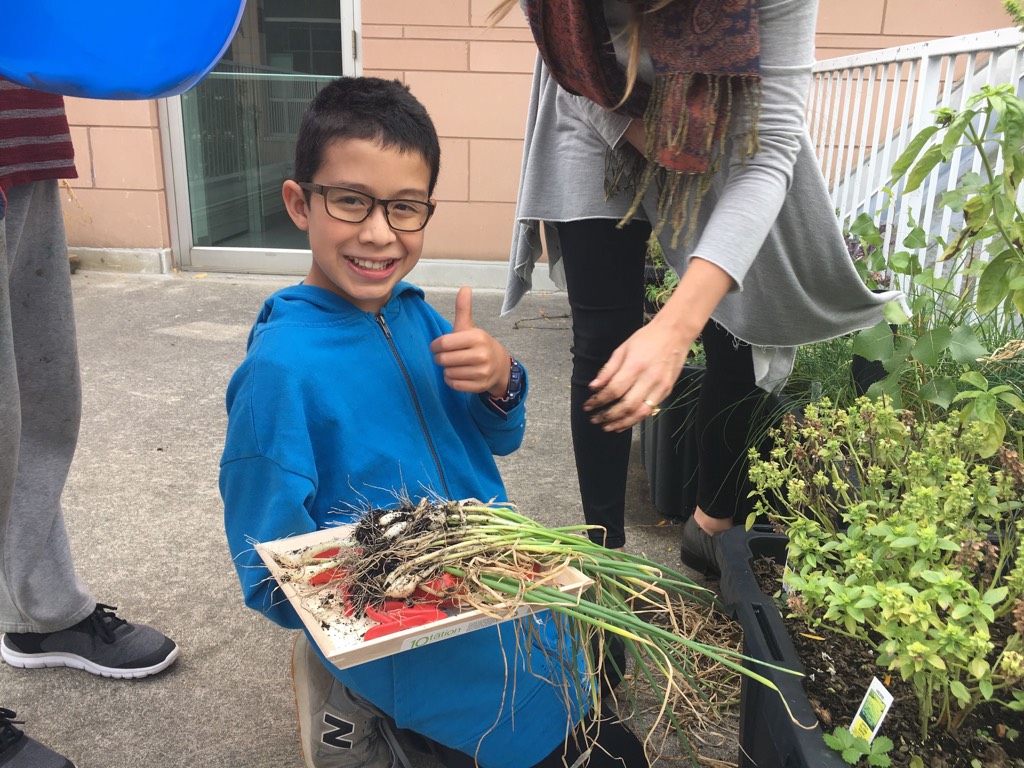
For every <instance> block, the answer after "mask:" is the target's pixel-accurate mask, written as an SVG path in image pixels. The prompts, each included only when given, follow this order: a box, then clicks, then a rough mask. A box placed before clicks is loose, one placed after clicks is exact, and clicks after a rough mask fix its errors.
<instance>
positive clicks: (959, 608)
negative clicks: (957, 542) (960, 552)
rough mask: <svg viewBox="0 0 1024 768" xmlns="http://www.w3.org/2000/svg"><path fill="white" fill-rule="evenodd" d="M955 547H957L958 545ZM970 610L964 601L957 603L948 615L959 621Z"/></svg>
mask: <svg viewBox="0 0 1024 768" xmlns="http://www.w3.org/2000/svg"><path fill="white" fill-rule="evenodd" d="M957 549H959V547H958V548H957ZM970 612H971V606H969V605H967V604H966V603H958V604H957V605H956V607H954V608H953V610H952V611H951V612H950V614H949V615H950V617H951V618H952V619H953V620H954V621H959V620H960V619H962V618H963V617H964V616H966V615H967V614H969V613H970Z"/></svg>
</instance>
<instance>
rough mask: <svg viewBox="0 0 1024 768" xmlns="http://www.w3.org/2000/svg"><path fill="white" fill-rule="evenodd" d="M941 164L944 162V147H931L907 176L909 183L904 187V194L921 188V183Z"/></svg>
mask: <svg viewBox="0 0 1024 768" xmlns="http://www.w3.org/2000/svg"><path fill="white" fill-rule="evenodd" d="M940 162H942V147H929V148H928V149H927V151H925V153H924V154H923V155H921V159H920V160H918V161H917V163H916V164H915V165H914V167H913V168H912V169H911V171H910V173H909V174H907V183H906V186H905V187H903V194H907V193H909V192H913V191H914V190H915V189H917V188H918V187H919V186H921V182H922V181H924V180H925V179H927V178H928V174H929V173H931V172H932V170H933V169H934V168H935V166H936V165H938V164H939V163H940Z"/></svg>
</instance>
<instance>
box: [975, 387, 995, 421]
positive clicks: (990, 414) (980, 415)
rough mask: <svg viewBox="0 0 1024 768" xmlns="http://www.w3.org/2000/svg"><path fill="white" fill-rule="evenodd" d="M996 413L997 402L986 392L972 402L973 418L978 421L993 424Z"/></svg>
mask: <svg viewBox="0 0 1024 768" xmlns="http://www.w3.org/2000/svg"><path fill="white" fill-rule="evenodd" d="M998 411H999V405H998V401H997V400H996V399H995V398H994V397H992V395H990V394H989V393H988V392H985V393H983V394H981V395H979V396H978V397H977V398H976V399H975V401H974V418H975V419H977V420H978V421H983V422H985V423H986V424H995V422H996V413H998Z"/></svg>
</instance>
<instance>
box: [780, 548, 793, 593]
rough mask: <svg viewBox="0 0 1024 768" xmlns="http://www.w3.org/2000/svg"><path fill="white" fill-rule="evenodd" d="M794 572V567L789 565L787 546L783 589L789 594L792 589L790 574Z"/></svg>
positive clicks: (783, 567) (787, 549)
mask: <svg viewBox="0 0 1024 768" xmlns="http://www.w3.org/2000/svg"><path fill="white" fill-rule="evenodd" d="M792 572H793V571H792V569H791V568H790V567H789V548H788V547H787V548H786V562H785V564H784V565H783V566H782V591H783V592H785V593H786V594H787V595H788V594H789V590H790V586H789V574H791V573H792Z"/></svg>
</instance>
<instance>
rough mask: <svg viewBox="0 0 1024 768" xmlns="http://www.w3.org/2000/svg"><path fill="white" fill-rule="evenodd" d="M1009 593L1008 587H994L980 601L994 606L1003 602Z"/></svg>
mask: <svg viewBox="0 0 1024 768" xmlns="http://www.w3.org/2000/svg"><path fill="white" fill-rule="evenodd" d="M1009 593H1010V589H1009V587H994V588H993V589H990V590H988V591H987V592H986V593H985V594H984V595H982V597H981V599H982V600H984V601H985V602H986V603H988V604H989V605H995V604H996V603H1001V602H1003V600H1005V599H1006V596H1007V595H1008V594H1009Z"/></svg>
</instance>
